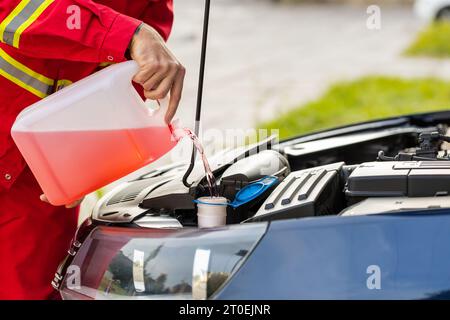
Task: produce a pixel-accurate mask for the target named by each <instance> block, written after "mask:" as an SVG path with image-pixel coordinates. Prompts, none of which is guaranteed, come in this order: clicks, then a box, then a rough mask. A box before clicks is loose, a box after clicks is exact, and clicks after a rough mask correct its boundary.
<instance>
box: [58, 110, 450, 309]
mask: <svg viewBox="0 0 450 320" xmlns="http://www.w3.org/2000/svg"><path fill="white" fill-rule="evenodd" d="M449 124H450V112H438V113H428V114H419V115H411V116H404V117H397V118H391V119H386V120H381V121H374V122H367V123H361V124H357V125H351V126H347V127H342V128H337V129H333V130H328V131H323V132H319V133H314V134H310V135H305V136H299V137H295V138H293V139H290V140H286V141H282V142H281V143H275V141H274V140H273V139H272V138H269V139H266V140H264V141H261V142H260V143H258V144H256V145H250V146H246V147H241V148H237V149H235V150H232V151H228V152H223V153H221V154H219V155H216V156H215V157H214V158H213V159H212V160H211V166H212V169H213V172H214V175H215V177H216V179H217V180H218V185H219V191H220V194H221V196H224V197H226V198H227V199H228V200H229V201H230V205H229V206H228V207H227V209H226V210H227V224H226V226H223V227H218V228H198V225H197V205H196V203H195V201H194V200H196V199H197V198H199V197H202V196H205V195H207V192H208V191H207V187H206V179H205V176H204V171H203V169H202V166H201V164H200V163H199V164H197V165H196V166H195V167H194V170H193V172H192V174H191V180H192V181H193V183H192V185H191V186H190V187H187V186H185V185H184V184H183V183H182V177H183V175H184V172H185V171H186V169H187V164H173V165H170V166H166V167H163V168H159V169H156V170H153V171H151V172H149V173H147V174H145V175H144V176H142V177H140V178H139V179H137V180H134V181H130V182H127V183H124V184H122V185H120V186H119V187H117V188H115V189H114V190H113V191H111V192H110V193H108V194H107V195H106V196H104V197H103V198H102V199H101V200H100V201H99V203H98V204H97V206H96V207H95V209H94V211H93V213H92V217H91V218H90V219H88V220H86V221H85V222H84V224H83V225H82V226H81V227H80V228H79V230H78V233H77V235H76V236H75V238H74V240H73V242H72V246H71V248H70V250H69V254H68V256H67V258H66V260H65V261H63V262H62V263H61V265H60V267H59V269H58V271H57V273H56V275H55V279H54V281H53V285H54V287H55V288H57V289H59V290H60V292H61V294H62V296H63V298H65V299H136V300H138V299H252V300H254V299H443V298H444V299H445V298H449V297H450V294H449V293H450V291H449V290H450V161H449V160H450V158H449V156H448V154H447V151H446V148H447V147H448V144H447V142H448V141H449V138H448V137H447V130H448V125H449ZM263 169H264V170H263Z"/></svg>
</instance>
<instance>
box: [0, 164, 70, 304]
mask: <svg viewBox="0 0 450 320" xmlns="http://www.w3.org/2000/svg"><path fill="white" fill-rule="evenodd" d="M41 193H42V192H41V189H40V187H39V185H38V184H37V182H36V180H35V179H34V177H33V175H32V174H31V172H30V170H29V169H28V168H26V169H25V170H24V171H23V173H22V174H21V175H20V177H18V179H17V180H16V181H15V183H14V184H13V185H12V187H11V189H10V190H9V191H4V192H0V299H47V298H50V297H52V296H54V293H55V292H54V290H53V288H52V286H51V281H52V279H53V276H54V274H55V271H56V268H57V267H58V264H59V263H60V262H61V260H62V259H63V258H64V257H65V255H66V253H67V249H68V247H69V244H70V240H71V239H72V237H73V235H74V233H75V230H76V226H77V216H78V209H65V208H64V207H54V206H52V205H50V204H47V203H44V202H42V201H41V200H40V199H39V196H40V194H41Z"/></svg>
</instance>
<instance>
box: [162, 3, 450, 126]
mask: <svg viewBox="0 0 450 320" xmlns="http://www.w3.org/2000/svg"><path fill="white" fill-rule="evenodd" d="M203 2H204V1H202V0H175V13H176V21H175V25H174V30H173V34H172V38H171V40H170V46H171V47H172V48H173V50H174V51H175V53H176V54H177V55H178V56H179V58H180V59H181V60H182V62H183V63H184V64H185V65H186V67H187V69H188V77H187V81H186V89H185V92H184V99H183V103H182V106H181V109H180V112H179V116H180V118H182V119H183V122H185V123H186V124H191V123H192V120H191V119H192V118H193V117H194V106H195V98H196V86H197V70H198V60H199V48H200V38H201V26H202V21H201V19H202V13H203V8H202V6H203ZM212 2H213V5H212V8H211V26H210V27H211V28H210V38H209V39H210V42H209V48H208V63H207V73H206V86H205V90H206V91H205V96H204V101H205V103H204V110H203V114H202V116H203V126H204V128H205V129H208V128H220V129H227V128H248V127H253V126H254V125H255V124H256V123H258V122H259V121H261V120H266V119H270V118H272V117H274V116H276V115H277V114H278V113H279V112H281V111H285V110H287V109H289V108H291V107H294V106H296V105H298V104H299V103H301V102H305V101H308V100H310V99H314V98H316V97H317V96H318V95H320V93H321V92H323V91H324V90H325V89H326V88H327V87H328V86H329V85H330V84H331V83H333V82H335V81H338V80H341V79H352V78H355V77H360V76H362V75H366V74H391V75H402V76H405V77H413V76H429V75H433V76H443V77H450V63H449V62H442V61H431V60H423V59H419V60H417V59H406V58H403V57H401V52H402V50H403V49H404V48H405V47H407V46H408V44H409V43H410V42H411V41H412V39H413V38H414V36H415V34H416V32H417V31H418V30H419V29H420V27H421V22H420V21H418V20H417V19H416V18H415V17H414V15H413V13H412V10H411V9H410V8H407V7H382V16H381V17H382V20H381V22H382V24H381V30H379V31H375V30H369V29H367V27H366V19H367V14H366V8H365V7H346V6H339V5H326V6H325V5H322V6H320V5H302V6H293V5H276V4H273V3H272V2H270V1H263V0H214V1H212Z"/></svg>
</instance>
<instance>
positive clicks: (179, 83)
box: [165, 69, 185, 124]
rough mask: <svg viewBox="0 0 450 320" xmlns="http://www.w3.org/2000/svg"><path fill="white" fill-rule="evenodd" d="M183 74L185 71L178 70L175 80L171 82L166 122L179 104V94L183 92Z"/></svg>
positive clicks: (170, 119) (172, 115)
mask: <svg viewBox="0 0 450 320" xmlns="http://www.w3.org/2000/svg"><path fill="white" fill-rule="evenodd" d="M184 75H185V71H184V69H183V70H182V71H180V72H179V74H178V76H177V78H176V79H175V82H174V83H173V87H172V89H171V90H170V101H169V108H168V109H167V112H166V116H165V121H166V123H167V124H169V123H170V122H171V121H172V119H173V117H174V116H175V113H176V112H177V109H178V105H179V104H180V100H181V95H182V93H183V85H184Z"/></svg>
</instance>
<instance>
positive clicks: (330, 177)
mask: <svg viewBox="0 0 450 320" xmlns="http://www.w3.org/2000/svg"><path fill="white" fill-rule="evenodd" d="M343 165H344V163H343V162H339V163H334V164H330V165H326V166H321V167H315V168H311V169H305V170H299V171H294V172H292V173H291V174H289V175H288V176H287V177H286V178H285V179H284V180H283V181H282V182H281V183H280V184H279V185H278V187H277V188H276V189H275V190H274V191H273V192H272V193H271V194H270V196H269V197H268V198H267V199H266V201H265V202H264V204H263V205H262V206H261V207H260V209H259V210H258V212H257V213H256V214H255V215H254V216H253V217H251V218H250V219H248V220H247V221H270V220H279V219H291V218H301V217H311V216H319V215H329V214H337V213H338V212H339V211H340V210H341V209H342V208H343V201H342V200H343V199H342V198H343V196H342V185H341V182H340V172H341V169H342V167H343Z"/></svg>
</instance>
